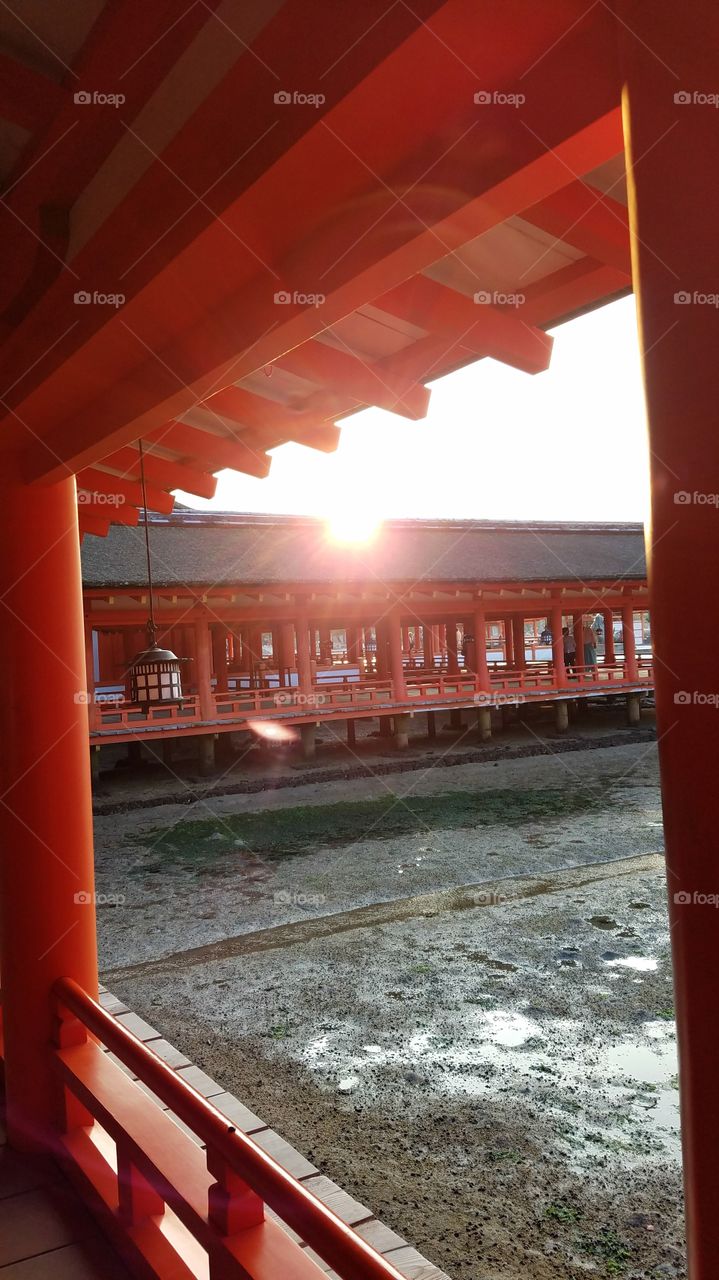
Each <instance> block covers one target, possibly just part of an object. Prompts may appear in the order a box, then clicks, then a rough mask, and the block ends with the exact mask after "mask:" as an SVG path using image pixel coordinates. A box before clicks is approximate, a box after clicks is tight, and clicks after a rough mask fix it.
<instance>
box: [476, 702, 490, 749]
mask: <svg viewBox="0 0 719 1280" xmlns="http://www.w3.org/2000/svg"><path fill="white" fill-rule="evenodd" d="M477 729H478V730H479V736H480V739H481V741H482V742H489V740H490V738H491V737H492V709H491V707H489V706H486V707H477Z"/></svg>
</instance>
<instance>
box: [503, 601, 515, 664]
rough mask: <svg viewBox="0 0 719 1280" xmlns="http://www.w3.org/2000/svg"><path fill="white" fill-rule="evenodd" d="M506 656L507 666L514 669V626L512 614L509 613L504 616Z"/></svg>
mask: <svg viewBox="0 0 719 1280" xmlns="http://www.w3.org/2000/svg"><path fill="white" fill-rule="evenodd" d="M503 621H504V658H505V662H506V664H507V667H508V668H509V669H510V670H514V663H515V658H514V628H513V626H512V615H511V613H510V614H508V616H507V617H506V618H504V620H503Z"/></svg>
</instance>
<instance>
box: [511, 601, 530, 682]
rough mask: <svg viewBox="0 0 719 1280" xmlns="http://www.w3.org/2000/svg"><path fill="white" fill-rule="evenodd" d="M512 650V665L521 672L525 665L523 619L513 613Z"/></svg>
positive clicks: (525, 652) (525, 651) (520, 615)
mask: <svg viewBox="0 0 719 1280" xmlns="http://www.w3.org/2000/svg"><path fill="white" fill-rule="evenodd" d="M512 648H513V649H514V665H515V667H516V668H517V670H518V671H523V670H524V668H525V667H526V665H527V650H526V647H525V642H524V617H523V615H522V614H519V613H515V614H514V616H513V618H512Z"/></svg>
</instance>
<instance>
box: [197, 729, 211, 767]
mask: <svg viewBox="0 0 719 1280" xmlns="http://www.w3.org/2000/svg"><path fill="white" fill-rule="evenodd" d="M197 750H198V755H199V760H200V773H202V774H209V773H212V772H213V770H214V768H215V735H214V734H213V733H202V734H200V735H199V737H198V739H197Z"/></svg>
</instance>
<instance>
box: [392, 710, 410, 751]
mask: <svg viewBox="0 0 719 1280" xmlns="http://www.w3.org/2000/svg"><path fill="white" fill-rule="evenodd" d="M409 721H410V717H409V715H407V714H405V715H396V716H395V717H394V745H395V746H396V747H397V750H398V751H404V750H405V748H406V747H408V746H409Z"/></svg>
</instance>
